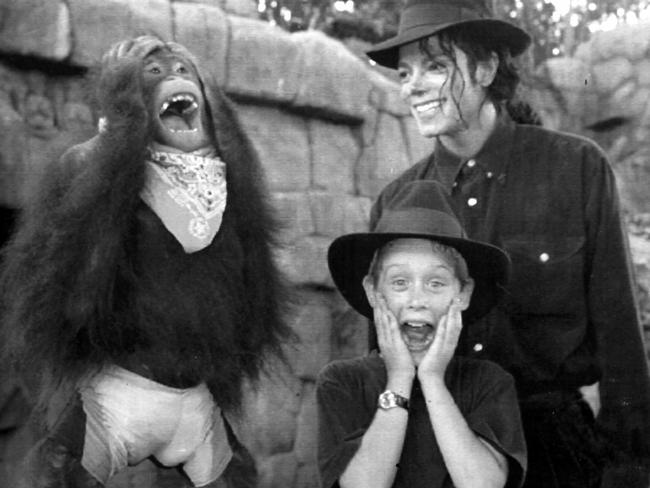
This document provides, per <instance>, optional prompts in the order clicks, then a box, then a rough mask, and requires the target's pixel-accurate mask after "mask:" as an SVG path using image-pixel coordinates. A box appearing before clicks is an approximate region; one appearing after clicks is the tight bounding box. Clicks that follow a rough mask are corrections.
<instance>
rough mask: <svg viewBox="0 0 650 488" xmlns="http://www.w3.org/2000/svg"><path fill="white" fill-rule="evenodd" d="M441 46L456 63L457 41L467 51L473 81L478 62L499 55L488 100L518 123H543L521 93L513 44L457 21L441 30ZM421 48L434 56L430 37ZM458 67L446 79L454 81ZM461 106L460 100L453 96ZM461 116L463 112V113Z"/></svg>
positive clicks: (461, 48) (425, 52)
mask: <svg viewBox="0 0 650 488" xmlns="http://www.w3.org/2000/svg"><path fill="white" fill-rule="evenodd" d="M437 38H438V41H439V43H440V49H441V50H442V52H443V53H444V54H445V55H446V56H447V57H449V59H451V60H452V61H453V63H454V65H455V66H456V68H457V65H456V55H455V53H454V49H453V46H454V45H455V46H456V47H458V48H459V49H460V50H462V51H463V52H464V53H465V54H466V55H467V63H468V68H469V73H470V76H471V77H472V80H471V81H472V82H476V79H475V78H474V77H475V74H476V68H477V65H478V63H479V62H481V61H488V60H489V59H490V58H491V57H492V55H493V54H495V55H496V56H497V60H498V66H497V71H496V74H495V76H494V80H493V81H492V83H491V84H490V85H489V86H488V87H487V88H486V95H487V97H486V101H488V102H492V103H493V104H494V106H495V107H496V108H497V110H498V111H503V110H505V111H506V112H507V113H508V115H509V116H510V117H511V118H512V119H513V120H514V121H515V122H517V123H520V124H532V125H541V120H540V118H539V117H538V116H537V114H536V113H535V111H534V109H533V108H532V107H531V106H530V105H529V104H528V103H527V102H525V101H524V100H522V99H521V98H520V97H519V96H518V93H519V92H518V86H519V84H520V81H521V77H520V75H519V69H518V68H517V65H516V63H515V61H514V59H513V57H512V55H511V53H510V48H509V47H508V46H506V45H503V44H499V43H497V42H494V41H492V40H491V38H490V36H488V35H485V33H484V32H481V31H480V30H477V29H476V28H475V27H472V26H467V25H462V24H461V25H457V26H453V27H450V28H448V29H445V30H443V31H441V32H440V33H439V34H438V35H437ZM419 48H420V51H421V52H422V53H423V54H425V55H426V56H428V57H432V56H431V53H430V51H429V47H428V38H427V39H423V40H421V41H419ZM457 73H458V70H457V69H456V70H454V72H453V73H451V74H450V78H449V79H448V80H447V81H446V82H451V81H453V77H455V76H457ZM454 103H455V104H456V106H457V107H458V100H454ZM460 116H461V118H462V116H463V114H462V113H460Z"/></svg>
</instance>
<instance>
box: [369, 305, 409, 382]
mask: <svg viewBox="0 0 650 488" xmlns="http://www.w3.org/2000/svg"><path fill="white" fill-rule="evenodd" d="M374 319H375V328H376V330H377V342H378V344H379V350H380V351H381V356H382V358H383V359H384V363H385V364H386V371H387V372H388V376H389V378H390V377H391V376H393V375H404V376H414V375H415V365H414V364H413V359H412V358H411V353H410V352H409V350H408V348H407V347H406V344H405V343H404V339H402V334H401V331H400V328H399V324H398V323H397V319H396V318H395V315H394V314H393V312H391V311H390V310H389V308H388V305H387V304H386V299H385V298H384V297H383V296H382V295H380V294H377V295H376V299H375V307H374Z"/></svg>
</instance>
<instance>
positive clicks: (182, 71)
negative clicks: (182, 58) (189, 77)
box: [176, 65, 187, 73]
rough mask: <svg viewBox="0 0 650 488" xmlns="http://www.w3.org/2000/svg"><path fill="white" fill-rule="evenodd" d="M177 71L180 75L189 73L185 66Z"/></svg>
mask: <svg viewBox="0 0 650 488" xmlns="http://www.w3.org/2000/svg"><path fill="white" fill-rule="evenodd" d="M176 71H177V72H179V73H187V68H186V67H185V66H183V65H181V66H179V67H178V68H177V69H176Z"/></svg>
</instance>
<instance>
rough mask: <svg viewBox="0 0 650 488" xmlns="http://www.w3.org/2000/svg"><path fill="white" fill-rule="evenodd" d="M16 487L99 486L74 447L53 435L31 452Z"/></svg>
mask: <svg viewBox="0 0 650 488" xmlns="http://www.w3.org/2000/svg"><path fill="white" fill-rule="evenodd" d="M21 472H22V474H21V475H19V480H17V485H16V488H99V487H101V486H102V484H101V483H100V482H99V481H97V480H96V479H95V478H93V477H92V476H91V475H90V474H89V473H88V472H87V471H86V470H85V469H84V467H83V466H82V465H81V461H80V460H78V459H76V458H74V457H73V456H72V455H71V454H70V451H69V450H68V449H67V448H66V447H65V446H63V445H62V444H60V443H59V442H57V441H56V440H54V439H51V438H43V439H41V440H40V441H38V443H36V445H34V447H33V448H32V449H31V450H30V451H29V452H28V453H27V456H26V457H25V460H24V461H23V465H22V470H21Z"/></svg>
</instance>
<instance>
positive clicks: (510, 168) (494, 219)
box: [370, 116, 650, 455]
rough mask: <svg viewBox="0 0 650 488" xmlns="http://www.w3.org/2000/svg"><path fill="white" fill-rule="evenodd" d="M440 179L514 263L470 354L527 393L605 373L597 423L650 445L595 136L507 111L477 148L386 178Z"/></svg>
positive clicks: (613, 213)
mask: <svg viewBox="0 0 650 488" xmlns="http://www.w3.org/2000/svg"><path fill="white" fill-rule="evenodd" d="M421 179H437V180H439V181H442V182H443V184H444V185H445V186H446V187H447V188H448V189H449V191H450V194H451V196H452V200H453V202H454V206H455V210H456V212H457V214H458V217H459V219H460V220H461V222H462V224H463V226H464V228H465V230H466V232H467V234H468V236H469V237H470V238H473V239H477V240H482V241H487V242H490V243H492V244H495V245H497V246H500V247H502V248H504V249H506V251H507V252H508V253H509V254H510V257H511V259H512V271H511V277H510V282H509V285H508V287H507V290H506V292H505V293H504V297H503V300H502V303H501V305H499V306H498V307H497V308H496V309H495V310H493V311H492V312H491V313H490V314H488V316H487V317H485V318H484V319H482V320H481V321H479V322H477V323H474V324H471V326H470V327H466V328H465V329H464V334H463V337H462V340H461V344H460V345H459V349H458V350H459V351H460V353H461V354H464V355H469V356H472V357H478V358H487V359H492V360H494V361H496V362H497V363H499V364H501V365H502V366H503V367H504V368H505V369H506V370H507V371H508V372H510V373H511V374H513V376H514V377H515V380H516V383H517V388H518V390H519V393H520V396H522V397H527V396H529V395H531V394H535V393H540V392H546V391H558V390H568V391H569V390H575V389H577V388H578V387H579V386H581V385H587V384H591V383H594V382H596V381H600V390H601V401H602V411H601V414H600V421H602V423H603V425H604V426H605V427H607V428H608V430H610V431H611V432H616V436H617V438H618V440H619V441H620V442H621V443H622V445H624V446H627V447H631V448H633V450H635V451H636V452H637V453H645V454H646V455H647V453H648V452H650V448H649V447H648V446H649V444H650V382H649V380H648V370H647V365H646V359H645V353H644V348H643V342H642V335H641V327H640V324H639V320H638V315H637V308H636V302H635V296H634V283H633V279H632V276H633V275H632V270H631V262H630V257H629V253H628V250H627V236H626V234H625V231H624V229H623V226H622V223H621V218H620V209H619V204H618V195H617V190H616V186H615V180H614V176H613V173H612V171H611V168H610V166H609V164H608V162H607V159H606V156H605V155H604V153H603V152H602V150H600V148H598V146H596V145H595V144H594V143H593V142H591V141H589V140H588V139H585V138H582V137H579V136H573V135H569V134H564V133H560V132H554V131H550V130H547V129H543V128H540V127H535V126H526V125H518V124H515V123H514V122H512V121H510V120H509V119H507V118H506V117H503V116H502V117H501V118H500V119H499V121H498V125H497V128H496V129H495V131H494V132H493V134H492V135H491V136H490V137H489V138H488V140H487V142H486V144H485V145H484V147H483V149H482V150H481V151H480V152H479V153H478V154H477V156H476V157H474V158H472V159H470V160H468V161H461V160H460V159H458V158H457V157H456V156H454V155H452V154H450V153H449V152H447V151H446V150H445V148H444V147H443V146H442V144H436V148H435V150H434V153H433V154H432V155H431V156H429V157H428V158H426V159H424V160H422V161H420V162H419V163H417V164H416V165H414V166H413V167H411V168H409V169H408V170H407V171H406V172H405V173H404V174H402V175H401V176H400V177H399V178H398V179H397V180H395V181H393V182H392V183H391V184H389V185H388V186H387V187H386V188H385V189H384V190H383V192H382V193H381V195H380V196H379V198H378V200H377V202H376V203H375V205H374V206H373V209H372V212H371V220H370V228H371V229H372V228H374V225H375V222H376V221H377V218H378V216H379V215H380V214H381V211H382V209H383V208H384V207H385V205H386V202H387V201H389V200H390V199H391V198H392V196H393V195H394V194H395V193H396V191H397V190H398V189H399V188H401V187H402V185H403V184H405V183H406V182H409V181H413V180H421Z"/></svg>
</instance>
